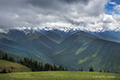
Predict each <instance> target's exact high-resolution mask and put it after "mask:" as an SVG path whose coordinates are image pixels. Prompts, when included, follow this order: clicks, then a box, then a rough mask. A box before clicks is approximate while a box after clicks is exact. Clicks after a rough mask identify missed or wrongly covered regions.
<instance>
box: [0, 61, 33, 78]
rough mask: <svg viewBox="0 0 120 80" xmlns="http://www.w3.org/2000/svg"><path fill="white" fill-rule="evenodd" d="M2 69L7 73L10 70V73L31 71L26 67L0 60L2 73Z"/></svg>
mask: <svg viewBox="0 0 120 80" xmlns="http://www.w3.org/2000/svg"><path fill="white" fill-rule="evenodd" d="M4 68H5V69H6V71H7V72H8V70H10V71H11V72H30V71H31V70H30V69H29V68H28V67H26V66H23V65H21V64H18V63H15V62H10V61H5V60H0V71H2V70H3V69H4ZM0 75H1V74H0ZM0 80H1V79H0Z"/></svg>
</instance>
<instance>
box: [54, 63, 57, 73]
mask: <svg viewBox="0 0 120 80" xmlns="http://www.w3.org/2000/svg"><path fill="white" fill-rule="evenodd" d="M54 71H57V67H56V65H55V63H54Z"/></svg>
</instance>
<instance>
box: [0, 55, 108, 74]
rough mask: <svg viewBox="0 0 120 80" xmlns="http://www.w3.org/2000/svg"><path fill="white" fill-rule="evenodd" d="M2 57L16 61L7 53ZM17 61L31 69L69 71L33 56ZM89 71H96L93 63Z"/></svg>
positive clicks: (0, 57)
mask: <svg viewBox="0 0 120 80" xmlns="http://www.w3.org/2000/svg"><path fill="white" fill-rule="evenodd" d="M0 59H2V60H7V61H10V62H15V61H14V58H13V57H11V56H9V57H8V55H7V53H5V54H3V55H2V56H0ZM17 63H19V64H22V65H24V66H27V67H28V68H29V69H31V71H69V70H68V68H67V67H66V68H64V67H63V66H61V65H60V66H59V67H57V66H56V65H55V63H54V65H53V66H52V65H51V64H49V63H45V64H43V63H42V62H38V61H36V60H32V58H30V59H29V58H28V57H24V59H20V60H18V61H17ZM76 71H77V70H76ZM79 71H83V67H82V68H81V69H79ZM89 71H92V72H93V71H94V69H93V67H92V65H90V68H89ZM2 72H3V73H7V72H6V69H4V70H2ZM9 72H10V71H9ZM100 72H102V71H101V70H100ZM104 72H108V73H109V71H106V70H104Z"/></svg>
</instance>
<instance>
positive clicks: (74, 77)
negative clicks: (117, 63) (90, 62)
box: [0, 71, 120, 80]
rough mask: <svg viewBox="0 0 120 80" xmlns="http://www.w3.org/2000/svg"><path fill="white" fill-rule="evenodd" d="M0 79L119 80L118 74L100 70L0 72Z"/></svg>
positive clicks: (119, 75)
mask: <svg viewBox="0 0 120 80" xmlns="http://www.w3.org/2000/svg"><path fill="white" fill-rule="evenodd" d="M0 79H1V80H120V74H113V73H102V72H70V71H54V72H52V71H47V72H22V73H10V74H0Z"/></svg>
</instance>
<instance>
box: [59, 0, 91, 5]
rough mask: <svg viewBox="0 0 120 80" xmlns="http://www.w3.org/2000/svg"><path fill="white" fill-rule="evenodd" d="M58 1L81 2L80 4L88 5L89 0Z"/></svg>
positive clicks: (65, 0)
mask: <svg viewBox="0 0 120 80" xmlns="http://www.w3.org/2000/svg"><path fill="white" fill-rule="evenodd" d="M59 1H63V2H67V3H77V2H81V3H85V4H86V3H88V2H89V1H90V0H59Z"/></svg>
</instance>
